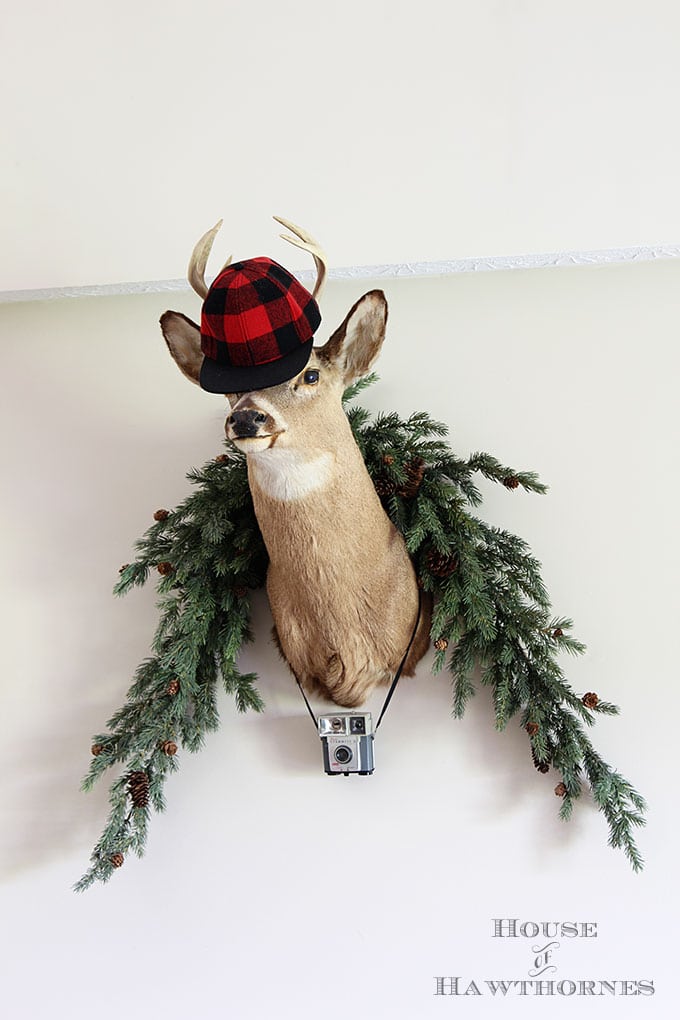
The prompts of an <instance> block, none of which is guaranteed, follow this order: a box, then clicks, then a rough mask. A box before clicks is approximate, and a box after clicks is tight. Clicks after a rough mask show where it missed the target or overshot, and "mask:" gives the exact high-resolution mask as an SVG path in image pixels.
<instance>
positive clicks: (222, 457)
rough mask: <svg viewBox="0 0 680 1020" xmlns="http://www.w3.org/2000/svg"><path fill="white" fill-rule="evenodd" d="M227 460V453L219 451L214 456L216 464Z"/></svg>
mask: <svg viewBox="0 0 680 1020" xmlns="http://www.w3.org/2000/svg"><path fill="white" fill-rule="evenodd" d="M228 460H229V454H228V453H220V454H219V455H218V456H217V457H215V463H216V464H226V463H227V462H228Z"/></svg>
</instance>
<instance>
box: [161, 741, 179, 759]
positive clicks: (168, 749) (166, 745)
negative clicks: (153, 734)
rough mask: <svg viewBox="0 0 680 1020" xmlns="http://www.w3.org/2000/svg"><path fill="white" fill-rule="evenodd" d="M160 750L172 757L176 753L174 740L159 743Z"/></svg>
mask: <svg viewBox="0 0 680 1020" xmlns="http://www.w3.org/2000/svg"><path fill="white" fill-rule="evenodd" d="M161 751H162V752H163V754H167V755H168V756H169V757H172V755H173V754H177V744H176V743H175V741H174V740H165V741H164V742H163V743H162V744H161Z"/></svg>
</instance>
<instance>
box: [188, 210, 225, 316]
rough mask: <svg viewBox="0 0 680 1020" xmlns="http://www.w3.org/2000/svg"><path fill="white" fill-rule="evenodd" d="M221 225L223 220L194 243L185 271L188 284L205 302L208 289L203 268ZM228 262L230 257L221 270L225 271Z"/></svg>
mask: <svg viewBox="0 0 680 1020" xmlns="http://www.w3.org/2000/svg"><path fill="white" fill-rule="evenodd" d="M222 223H223V220H219V222H217V223H216V224H215V226H214V227H212V229H211V230H208V231H207V232H206V233H205V234H204V235H203V237H202V238H201V239H200V240H199V241H198V242H197V243H196V247H195V248H194V250H193V251H192V253H191V258H190V259H189V269H188V270H187V277H188V279H189V283H190V284H191V286H192V287H193V289H194V290H195V291H196V293H197V294H198V296H199V297H200V298H202V299H203V300H205V298H206V296H207V294H208V287H207V284H206V282H205V267H206V264H207V262H208V256H209V255H210V251H211V249H212V246H213V241H214V240H215V235H216V234H217V231H218V230H219V229H220V227H221V226H222ZM230 262H231V255H230V256H229V258H228V259H227V261H226V262H225V263H224V265H223V266H222V269H226V268H227V266H228V265H229V263H230ZM221 271H222V270H220V272H221Z"/></svg>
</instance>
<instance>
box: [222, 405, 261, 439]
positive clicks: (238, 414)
mask: <svg viewBox="0 0 680 1020" xmlns="http://www.w3.org/2000/svg"><path fill="white" fill-rule="evenodd" d="M266 421H267V415H266V414H263V413H262V411H256V410H255V409H254V408H248V409H247V410H245V411H232V413H231V414H230V415H229V417H228V418H227V425H229V426H230V427H231V429H232V431H233V433H234V435H235V436H237V437H238V438H241V439H242V438H247V437H248V436H256V435H257V433H258V429H259V428H260V426H262V425H264V424H265V422H266Z"/></svg>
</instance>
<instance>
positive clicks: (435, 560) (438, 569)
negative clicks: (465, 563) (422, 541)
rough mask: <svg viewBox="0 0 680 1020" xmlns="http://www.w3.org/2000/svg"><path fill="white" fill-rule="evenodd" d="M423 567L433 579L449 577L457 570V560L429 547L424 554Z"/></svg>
mask: <svg viewBox="0 0 680 1020" xmlns="http://www.w3.org/2000/svg"><path fill="white" fill-rule="evenodd" d="M425 566H426V567H427V569H428V570H429V571H430V573H431V574H433V575H434V577H450V576H451V574H453V573H454V572H455V571H456V570H457V569H458V560H457V559H456V557H455V556H447V555H446V554H445V553H440V552H438V551H437V550H436V549H435V548H434V547H431V548H430V549H428V551H427V552H426V553H425Z"/></svg>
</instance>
